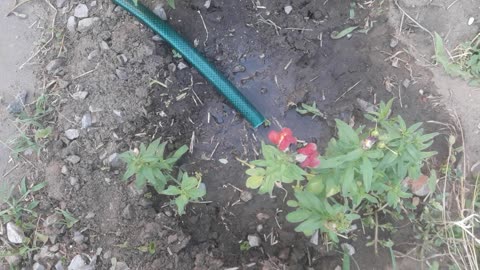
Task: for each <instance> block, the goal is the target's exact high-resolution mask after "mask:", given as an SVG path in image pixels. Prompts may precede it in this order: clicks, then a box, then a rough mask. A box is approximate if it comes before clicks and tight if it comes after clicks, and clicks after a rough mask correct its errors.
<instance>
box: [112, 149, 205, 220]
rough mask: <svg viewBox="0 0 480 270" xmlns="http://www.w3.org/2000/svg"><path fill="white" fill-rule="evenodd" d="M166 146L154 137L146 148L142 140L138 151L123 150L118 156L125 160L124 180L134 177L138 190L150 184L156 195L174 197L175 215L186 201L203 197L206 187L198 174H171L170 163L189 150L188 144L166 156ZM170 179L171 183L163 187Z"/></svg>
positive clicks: (181, 212) (171, 164)
mask: <svg viewBox="0 0 480 270" xmlns="http://www.w3.org/2000/svg"><path fill="white" fill-rule="evenodd" d="M166 145H167V143H166V142H163V143H160V140H155V141H153V142H152V143H150V145H148V147H147V146H145V144H143V143H142V144H141V145H140V149H139V150H138V151H127V152H124V153H122V154H121V155H120V157H121V158H122V159H123V160H124V161H125V162H126V163H127V171H126V172H125V174H124V175H123V179H124V180H128V179H129V178H131V177H133V176H135V186H136V187H137V188H138V189H141V188H143V187H144V186H145V185H146V184H149V185H151V186H152V187H153V188H154V189H155V191H157V192H158V193H159V194H164V195H169V196H175V199H174V200H173V203H174V204H175V205H176V206H177V211H178V214H179V215H183V214H184V213H185V207H186V205H187V204H188V202H191V201H195V200H198V199H199V198H201V197H203V196H205V194H206V189H205V186H204V185H203V184H202V183H201V181H200V179H201V176H197V177H190V176H188V174H187V173H182V172H180V173H179V174H178V180H177V179H175V178H174V177H173V176H172V175H171V173H172V171H173V166H174V165H175V163H177V161H178V160H179V159H180V158H181V157H182V156H183V155H184V154H185V153H186V152H187V151H188V147H187V146H185V145H183V146H182V147H180V148H179V149H177V150H176V151H175V152H174V153H172V154H170V155H168V156H167V157H165V146H166ZM170 181H171V182H173V184H171V185H169V186H168V188H167V189H165V187H166V185H167V183H168V182H170Z"/></svg>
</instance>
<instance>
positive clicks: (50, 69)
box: [45, 58, 65, 75]
mask: <svg viewBox="0 0 480 270" xmlns="http://www.w3.org/2000/svg"><path fill="white" fill-rule="evenodd" d="M64 65H65V58H57V59H54V60H52V61H50V62H49V63H48V65H47V66H46V67H45V69H46V70H47V73H48V74H51V75H56V74H58V73H59V71H60V70H61V68H62V67H63V66H64Z"/></svg>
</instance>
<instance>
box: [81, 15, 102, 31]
mask: <svg viewBox="0 0 480 270" xmlns="http://www.w3.org/2000/svg"><path fill="white" fill-rule="evenodd" d="M98 21H100V19H99V18H97V17H92V18H86V19H82V20H80V21H79V22H78V27H77V30H78V31H79V32H81V33H84V32H87V31H88V30H90V29H92V28H93V26H94V24H96V23H97V22H98Z"/></svg>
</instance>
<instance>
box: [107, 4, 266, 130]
mask: <svg viewBox="0 0 480 270" xmlns="http://www.w3.org/2000/svg"><path fill="white" fill-rule="evenodd" d="M113 2H114V3H115V4H117V5H119V6H121V7H123V8H124V9H125V10H127V11H128V12H130V13H131V14H132V15H133V16H135V17H136V18H137V19H138V20H140V21H141V22H142V23H143V24H145V25H147V26H148V27H150V28H151V29H152V30H153V31H154V32H155V33H156V34H158V35H159V36H161V37H162V38H163V39H164V40H165V41H166V42H168V43H169V44H170V45H171V46H172V47H173V48H174V49H175V50H176V51H177V52H179V53H180V54H181V55H182V56H183V58H184V59H185V60H187V61H188V62H189V63H190V64H191V65H192V66H194V67H195V68H196V69H197V70H198V71H199V72H200V73H201V74H202V75H203V76H204V77H205V78H206V79H207V80H208V81H209V82H210V83H211V84H213V85H214V86H215V88H216V89H217V91H218V92H220V93H221V94H222V95H223V96H225V98H226V99H227V100H228V101H229V102H230V103H231V104H232V105H233V107H234V108H235V109H236V110H237V111H239V112H240V113H241V114H242V115H243V117H245V118H246V119H247V120H248V122H250V124H252V126H253V127H255V128H257V127H259V126H260V125H261V124H262V123H263V122H264V121H265V118H264V117H263V115H262V114H261V113H260V112H258V111H257V109H255V107H253V105H252V104H251V103H250V102H249V101H248V100H247V99H246V98H245V96H243V95H242V94H241V93H240V91H238V89H237V88H236V87H235V86H234V85H233V84H232V83H231V82H230V81H229V80H227V78H225V76H223V75H222V74H221V73H220V72H218V70H217V69H215V67H214V66H213V65H212V64H210V63H209V62H208V60H207V59H205V57H203V56H202V55H201V54H200V53H199V52H198V51H197V50H196V49H195V48H194V47H193V46H192V45H190V44H189V43H188V42H187V41H186V40H185V39H184V38H183V37H181V36H180V35H179V34H178V33H177V32H176V31H175V30H174V29H173V28H172V27H170V26H169V25H168V24H167V23H166V22H164V21H163V20H161V19H160V18H158V17H157V16H156V15H155V14H154V13H153V12H152V11H150V10H149V9H148V8H147V7H145V6H144V5H142V4H141V3H138V5H135V4H134V3H133V2H132V0H113Z"/></svg>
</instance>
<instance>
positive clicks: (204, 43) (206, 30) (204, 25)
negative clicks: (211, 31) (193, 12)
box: [197, 10, 208, 47]
mask: <svg viewBox="0 0 480 270" xmlns="http://www.w3.org/2000/svg"><path fill="white" fill-rule="evenodd" d="M197 12H198V14H200V19H202V23H203V28H205V32H206V33H207V37H206V38H205V41H204V42H203V46H204V47H207V40H208V29H207V25H206V24H205V20H204V19H203V16H202V13H201V12H200V10H198V11H197Z"/></svg>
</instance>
